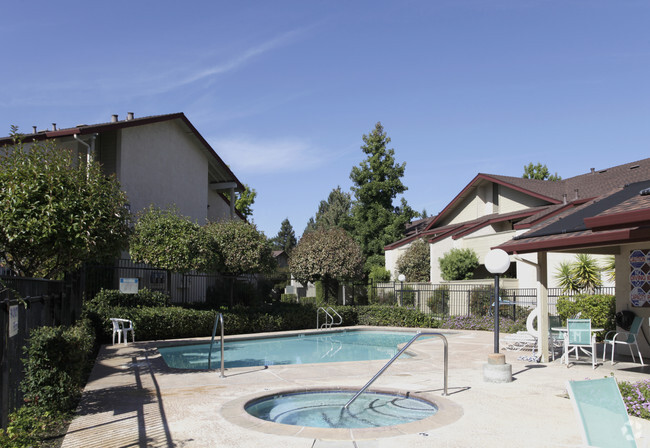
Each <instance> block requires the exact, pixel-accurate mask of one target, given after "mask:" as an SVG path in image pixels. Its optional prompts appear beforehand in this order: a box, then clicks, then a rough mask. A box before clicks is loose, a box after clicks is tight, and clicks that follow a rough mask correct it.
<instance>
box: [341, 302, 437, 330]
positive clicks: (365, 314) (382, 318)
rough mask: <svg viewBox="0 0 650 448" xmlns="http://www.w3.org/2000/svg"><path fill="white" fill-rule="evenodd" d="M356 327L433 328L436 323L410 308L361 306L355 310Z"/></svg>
mask: <svg viewBox="0 0 650 448" xmlns="http://www.w3.org/2000/svg"><path fill="white" fill-rule="evenodd" d="M344 323H345V321H344ZM346 325H347V324H346ZM357 325H378V326H389V327H416V328H435V327H437V326H438V323H437V321H435V320H433V319H432V318H431V317H430V316H427V315H426V314H424V313H422V312H420V311H417V310H414V309H410V308H397V307H388V306H363V307H358V308H357Z"/></svg>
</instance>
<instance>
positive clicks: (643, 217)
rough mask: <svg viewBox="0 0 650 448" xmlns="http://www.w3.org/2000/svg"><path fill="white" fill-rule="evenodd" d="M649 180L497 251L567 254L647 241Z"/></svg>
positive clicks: (594, 202) (649, 232) (574, 211)
mask: <svg viewBox="0 0 650 448" xmlns="http://www.w3.org/2000/svg"><path fill="white" fill-rule="evenodd" d="M647 189H650V180H645V181H642V182H636V183H633V184H629V185H625V186H624V187H622V188H617V189H615V190H613V191H611V192H609V193H607V194H605V195H602V196H600V197H598V198H596V199H593V200H591V201H588V202H586V203H584V204H582V205H581V206H579V207H575V208H572V209H567V210H566V211H564V212H563V213H561V214H558V215H557V216H555V217H553V218H552V219H550V220H547V221H545V222H543V223H541V224H539V225H537V226H535V227H533V228H532V229H531V230H530V231H528V232H526V233H524V234H523V235H519V236H517V237H515V238H513V239H512V240H511V241H508V242H506V243H503V244H501V245H499V246H498V248H500V249H503V250H505V251H506V252H509V253H527V252H537V251H540V250H542V251H552V250H558V251H559V250H568V249H578V248H587V247H594V246H607V245H617V244H624V243H631V242H639V241H648V240H650V194H649V193H650V192H647V193H643V194H642V192H644V191H646V190H647Z"/></svg>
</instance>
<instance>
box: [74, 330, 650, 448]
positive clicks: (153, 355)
mask: <svg viewBox="0 0 650 448" xmlns="http://www.w3.org/2000/svg"><path fill="white" fill-rule="evenodd" d="M353 328H354V329H359V328H367V329H373V327H353ZM413 331H414V332H415V331H417V329H413ZM432 331H438V332H440V333H443V334H445V336H446V337H447V340H448V343H449V395H448V396H447V397H441V395H442V389H443V366H442V364H443V363H442V360H443V344H442V342H441V341H440V340H439V339H438V338H435V339H423V340H419V341H417V342H416V343H414V344H413V346H412V348H413V349H414V350H411V349H409V352H414V354H415V355H416V356H414V357H412V358H405V359H398V360H397V361H396V362H395V363H394V364H393V365H392V366H391V367H390V368H389V369H388V370H386V372H385V373H384V374H383V375H382V376H381V377H380V378H379V379H378V380H377V381H376V383H375V384H374V385H373V386H372V387H371V390H387V389H389V390H395V391H400V392H410V393H418V394H422V395H425V396H428V397H433V399H434V400H437V399H439V400H441V401H444V402H445V403H447V404H448V405H451V407H452V408H454V409H455V410H453V409H452V411H453V412H451V413H450V414H447V416H444V415H443V414H444V413H441V415H440V417H441V419H440V420H441V421H440V422H435V421H433V420H430V419H427V420H426V421H422V422H416V423H412V424H408V425H401V426H400V427H388V428H378V429H366V430H363V431H357V432H354V431H351V430H322V431H321V430H319V429H316V428H305V429H303V428H301V427H297V426H287V425H277V424H273V423H267V422H262V421H261V420H257V419H254V418H253V417H251V416H248V415H247V414H245V413H244V411H243V409H241V406H242V403H243V402H245V401H246V399H248V398H252V397H254V396H259V395H268V394H273V393H275V392H279V391H286V390H300V389H306V388H323V387H325V388H333V389H336V388H349V387H350V388H361V387H362V386H363V385H364V384H365V383H366V382H367V381H368V380H369V379H370V378H372V376H373V375H374V374H375V373H376V372H377V371H378V370H379V369H380V368H381V367H382V366H383V365H384V364H385V363H386V361H385V360H382V361H363V362H345V363H326V364H309V365H281V366H270V367H268V368H264V367H249V368H246V367H243V368H234V369H227V370H226V372H225V375H226V377H225V378H220V377H219V371H218V370H212V371H209V372H207V371H181V370H173V369H169V368H167V367H166V365H165V364H164V362H163V361H162V359H161V357H160V355H159V354H158V351H157V349H156V347H158V346H161V345H163V344H167V343H170V342H169V341H149V342H136V343H129V344H128V345H114V346H111V345H106V346H103V347H102V348H101V350H100V353H99V356H98V358H97V361H96V363H95V366H94V368H93V371H92V373H91V376H90V379H89V381H88V384H87V385H86V388H85V390H84V394H83V397H82V401H81V403H80V405H79V408H78V410H77V416H76V417H75V418H74V420H73V421H72V423H71V425H70V427H69V428H68V433H67V435H66V437H65V439H64V441H63V445H62V447H63V448H81V447H83V448H91V447H136V446H137V447H155V446H161V447H283V448H293V447H296V448H343V447H345V448H352V447H358V448H381V447H386V448H389V447H390V448H394V447H396V446H398V447H401V446H408V447H409V448H418V447H432V446H436V447H450V448H451V447H474V446H481V447H486V448H489V447H499V448H501V447H519V446H526V447H578V446H582V445H581V436H580V429H579V426H578V422H577V420H576V417H575V415H574V411H573V408H572V404H571V402H570V400H568V399H567V398H566V396H565V383H566V381H567V380H582V379H587V378H590V379H593V378H602V377H605V376H610V375H611V374H613V375H614V376H615V377H616V379H617V380H618V381H639V380H644V379H648V378H650V376H648V374H649V373H650V367H649V366H648V365H646V366H645V367H642V366H641V365H640V364H639V363H638V360H637V363H632V362H628V361H630V359H628V358H626V357H625V356H621V357H620V358H619V359H620V361H619V362H618V363H616V364H614V365H611V364H610V362H609V361H607V362H605V363H604V364H603V363H602V362H600V361H601V360H602V358H599V364H598V366H597V367H596V369H595V370H594V369H592V368H591V362H590V361H589V359H588V358H587V357H586V356H583V357H582V358H581V360H580V362H578V363H574V364H570V366H569V368H567V367H566V366H565V365H563V364H560V361H559V359H557V360H556V361H554V362H551V363H547V364H541V363H539V364H538V363H531V362H528V361H524V360H519V359H517V358H518V357H519V356H521V355H525V354H529V353H530V352H507V351H505V352H502V353H505V354H506V361H507V362H508V363H509V364H511V365H512V373H513V381H512V382H511V383H488V382H485V381H484V380H483V365H484V364H486V363H487V358H488V355H489V354H490V353H492V352H493V334H492V333H491V332H481V331H459V330H432ZM289 333H295V332H289ZM274 335H278V333H275V334H274ZM254 336H259V335H254ZM233 337H236V336H233ZM227 339H228V338H227ZM193 341H195V340H193ZM176 342H178V341H176ZM172 343H173V342H172ZM619 351H620V352H623V353H625V348H623V349H622V350H621V349H620V350H619ZM599 353H602V347H601V350H600V351H599ZM618 356H619V354H618V353H617V358H618ZM646 361H647V360H646ZM217 367H218V366H217ZM454 412H456V413H457V414H458V415H455V414H454V415H452V414H453V413H454ZM452 417H454V418H452ZM632 426H633V430H634V432H635V436H636V437H637V442H638V444H639V446H640V447H645V446H649V447H650V421H646V420H641V419H637V418H632Z"/></svg>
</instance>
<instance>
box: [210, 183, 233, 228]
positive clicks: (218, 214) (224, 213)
mask: <svg viewBox="0 0 650 448" xmlns="http://www.w3.org/2000/svg"><path fill="white" fill-rule="evenodd" d="M228 194H230V193H228ZM235 218H236V219H239V215H237V214H235ZM224 219H230V204H228V203H226V201H224V200H223V199H222V196H221V194H220V193H219V192H217V191H214V190H209V191H208V221H223V220H224Z"/></svg>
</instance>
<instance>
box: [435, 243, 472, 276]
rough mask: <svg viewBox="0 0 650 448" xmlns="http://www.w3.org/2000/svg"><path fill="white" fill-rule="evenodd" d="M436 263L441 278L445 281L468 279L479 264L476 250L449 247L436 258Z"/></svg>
mask: <svg viewBox="0 0 650 448" xmlns="http://www.w3.org/2000/svg"><path fill="white" fill-rule="evenodd" d="M438 263H439V264H440V273H441V274H442V278H444V279H445V280H447V281H451V280H469V279H471V278H472V277H473V276H474V270H475V269H476V268H478V266H479V262H478V257H477V256H476V252H474V250H472V249H451V250H450V251H449V252H447V253H445V254H444V255H443V256H442V258H438Z"/></svg>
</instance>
